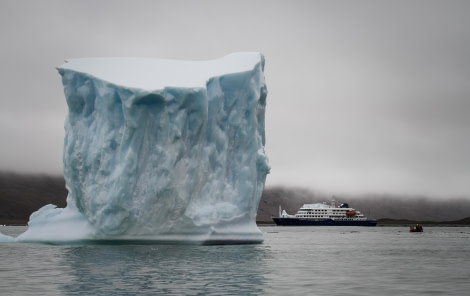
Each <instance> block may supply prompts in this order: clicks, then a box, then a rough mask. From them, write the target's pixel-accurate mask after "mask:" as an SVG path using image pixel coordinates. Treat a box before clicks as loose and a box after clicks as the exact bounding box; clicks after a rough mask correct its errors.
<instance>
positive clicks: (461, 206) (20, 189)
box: [0, 172, 470, 224]
mask: <svg viewBox="0 0 470 296" xmlns="http://www.w3.org/2000/svg"><path fill="white" fill-rule="evenodd" d="M66 198H67V190H66V189H65V181H64V178H63V176H61V175H57V176H51V175H28V174H16V173H10V172H0V224H26V223H27V222H28V220H29V216H30V215H31V214H32V213H33V212H35V211H36V210H38V209H39V208H41V207H42V206H44V205H46V204H54V205H56V206H58V207H65V205H66ZM332 199H334V200H335V202H336V205H339V204H341V203H348V204H349V205H350V206H351V207H353V208H355V209H357V210H359V211H361V212H362V213H364V214H365V215H366V216H368V217H370V218H376V219H383V218H389V219H396V220H400V219H408V220H418V221H456V220H461V219H464V218H468V217H470V197H461V198H456V197H455V198H452V197H450V198H446V199H434V198H429V197H425V196H396V195H386V194H382V195H363V196H354V195H351V196H348V195H342V196H331V195H328V194H325V193H321V192H316V191H312V190H307V189H302V188H292V187H268V188H266V189H265V190H264V191H263V194H262V196H261V200H260V203H259V208H258V214H257V221H258V222H272V219H271V217H273V216H275V217H277V216H278V215H279V206H282V208H283V209H285V210H286V211H287V212H288V213H290V214H294V213H295V212H296V211H297V210H298V209H299V208H300V207H301V206H302V205H303V204H305V203H316V202H327V203H330V202H331V200H332Z"/></svg>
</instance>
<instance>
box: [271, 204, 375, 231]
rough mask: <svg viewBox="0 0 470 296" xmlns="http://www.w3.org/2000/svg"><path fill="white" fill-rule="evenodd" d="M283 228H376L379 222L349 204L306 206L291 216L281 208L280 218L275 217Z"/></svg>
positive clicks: (275, 220)
mask: <svg viewBox="0 0 470 296" xmlns="http://www.w3.org/2000/svg"><path fill="white" fill-rule="evenodd" d="M273 220H274V222H276V224H277V225H282V226H376V225H377V220H373V219H368V218H367V217H366V216H364V214H362V213H361V212H359V211H357V210H356V209H353V208H351V207H349V205H348V204H347V203H343V204H341V205H340V206H339V207H336V206H335V202H334V201H332V202H331V204H330V205H328V204H326V202H323V203H315V204H304V205H303V206H302V207H301V208H300V209H299V210H298V211H297V213H296V214H295V215H289V214H287V212H286V211H285V210H282V209H281V206H279V217H277V218H275V217H273Z"/></svg>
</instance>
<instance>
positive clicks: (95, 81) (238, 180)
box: [0, 53, 269, 243]
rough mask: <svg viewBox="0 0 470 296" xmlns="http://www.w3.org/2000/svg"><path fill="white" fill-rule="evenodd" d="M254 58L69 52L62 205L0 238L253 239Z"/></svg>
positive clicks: (259, 143)
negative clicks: (181, 58)
mask: <svg viewBox="0 0 470 296" xmlns="http://www.w3.org/2000/svg"><path fill="white" fill-rule="evenodd" d="M263 68H264V57H263V55H262V54H260V53H236V54H231V55H228V56H226V57H224V58H221V59H217V60H212V61H176V60H160V59H142V58H83V59H70V60H67V62H66V63H65V64H64V65H62V66H60V67H59V68H58V70H59V73H60V75H61V76H62V83H63V86H64V92H65V97H66V100H67V105H68V108H69V112H68V115H67V118H66V121H65V131H66V135H65V140H64V155H63V162H64V176H65V181H66V186H67V189H68V191H69V194H68V197H67V206H66V207H65V208H63V209H61V208H56V207H55V206H53V205H47V206H44V207H43V208H41V209H39V210H38V211H37V212H35V213H33V214H32V215H31V217H30V221H29V223H28V225H29V227H28V230H27V231H26V232H25V233H23V234H22V235H20V236H19V237H17V238H15V239H13V238H10V237H8V236H5V235H0V241H3V242H7V241H21V242H51V243H70V242H77V241H78V242H80V241H163V242H166V241H171V242H196V243H220V242H222V243H251V242H253V243H256V242H261V241H262V240H263V237H262V233H261V231H260V230H259V229H258V227H257V226H256V213H257V209H258V203H259V200H260V198H261V193H262V190H263V188H264V183H265V179H266V175H267V173H268V172H269V165H268V161H267V157H266V155H265V151H264V145H265V132H264V121H265V120H264V116H265V106H266V96H267V89H266V84H265V79H264V73H263Z"/></svg>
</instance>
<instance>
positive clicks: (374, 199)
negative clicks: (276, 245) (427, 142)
mask: <svg viewBox="0 0 470 296" xmlns="http://www.w3.org/2000/svg"><path fill="white" fill-rule="evenodd" d="M332 200H335V204H336V205H337V206H338V205H340V204H342V203H348V204H349V206H350V207H353V208H355V209H356V210H359V211H360V212H362V213H363V214H364V215H366V216H367V217H369V218H374V219H396V220H402V219H408V220H417V221H456V220H461V219H464V218H467V217H470V197H449V198H446V199H436V198H430V197H426V196H415V195H409V196H405V195H389V194H375V195H372V194H366V195H362V196H356V195H341V196H331V195H328V194H325V193H320V192H315V191H311V190H307V189H299V188H288V187H271V188H266V189H265V190H264V191H263V195H262V197H261V201H260V205H259V210H258V217H257V220H258V221H270V220H271V216H276V217H277V216H278V215H279V205H280V206H281V207H282V208H283V209H285V210H286V211H287V212H288V213H289V214H295V212H297V210H298V209H299V208H300V207H301V206H302V205H303V204H305V203H321V202H326V203H328V204H330V203H331V201H332Z"/></svg>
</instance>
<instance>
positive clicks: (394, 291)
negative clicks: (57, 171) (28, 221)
mask: <svg viewBox="0 0 470 296" xmlns="http://www.w3.org/2000/svg"><path fill="white" fill-rule="evenodd" d="M25 229H26V228H25V227H11V226H8V227H7V226H3V227H0V231H1V232H2V233H4V234H9V235H18V234H19V233H21V232H23V231H24V230H25ZM260 229H261V230H262V231H263V233H264V238H265V241H264V243H263V244H258V245H232V246H192V245H88V246H51V245H43V244H20V243H13V244H0V263H1V264H0V295H136V294H140V295H142V294H149V295H161V294H166V295H302V294H308V295H468V289H469V287H470V284H468V281H469V278H470V268H469V265H468V263H469V261H470V228H469V227H455V228H454V227H428V228H425V229H424V231H425V232H424V233H409V232H408V229H407V228H406V227H276V226H266V227H261V228H260Z"/></svg>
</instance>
